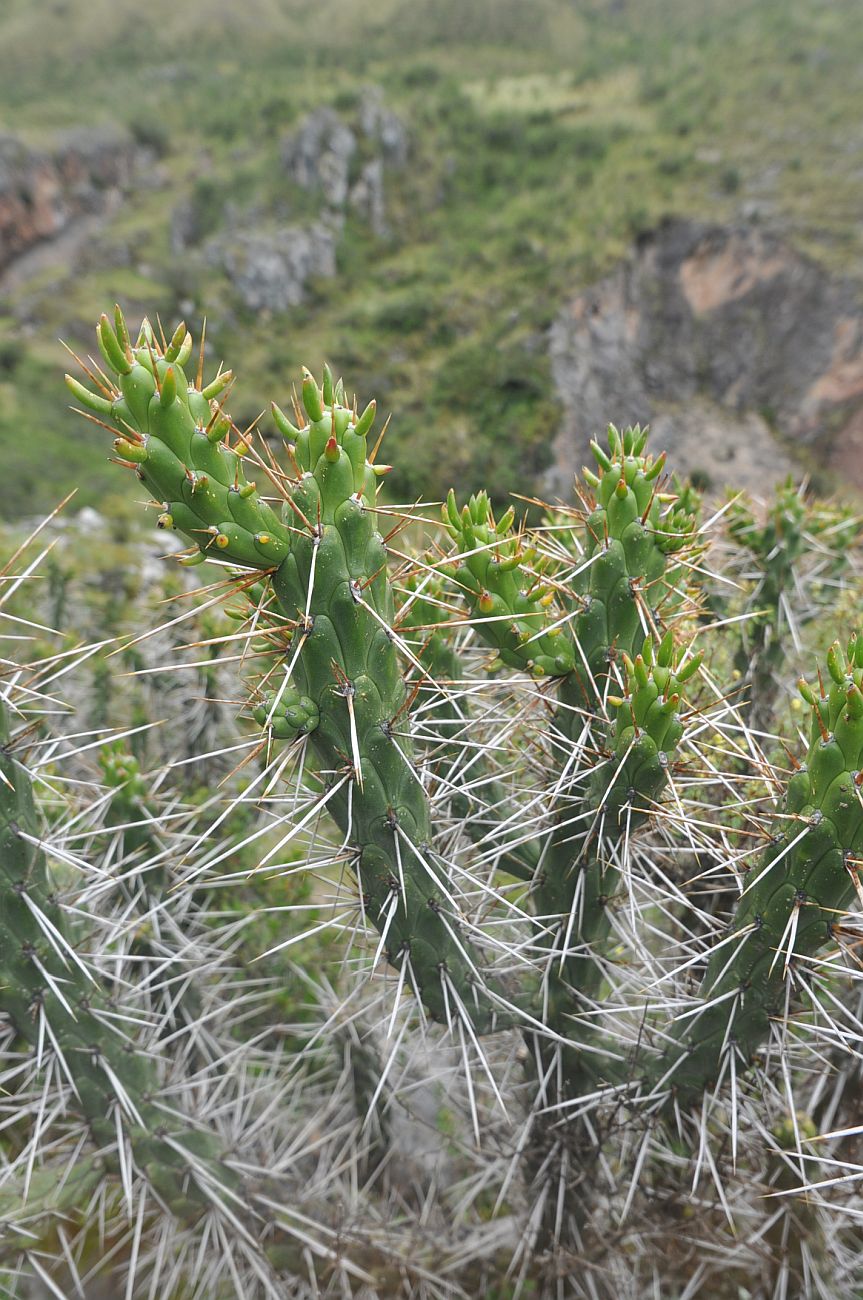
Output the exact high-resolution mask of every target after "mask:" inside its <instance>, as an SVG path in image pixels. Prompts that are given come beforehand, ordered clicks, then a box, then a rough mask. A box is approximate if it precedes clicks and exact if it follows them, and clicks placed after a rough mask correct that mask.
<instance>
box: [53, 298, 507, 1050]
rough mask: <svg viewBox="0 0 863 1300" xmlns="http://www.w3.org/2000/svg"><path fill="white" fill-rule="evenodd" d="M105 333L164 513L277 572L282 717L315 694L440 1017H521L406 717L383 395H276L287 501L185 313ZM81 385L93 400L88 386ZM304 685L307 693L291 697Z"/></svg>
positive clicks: (203, 538) (365, 844)
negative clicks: (282, 637)
mask: <svg viewBox="0 0 863 1300" xmlns="http://www.w3.org/2000/svg"><path fill="white" fill-rule="evenodd" d="M98 339H99V344H100V348H101V350H102V354H103V356H104V358H105V361H106V363H107V366H108V368H109V370H110V371H111V372H112V375H113V377H114V378H113V379H112V380H111V381H110V382H109V383H107V384H105V385H103V386H102V388H103V391H102V392H100V393H95V394H94V393H90V394H89V402H90V405H91V406H94V407H95V408H96V409H97V410H99V411H100V412H101V414H102V415H104V416H107V415H108V414H109V412H108V411H106V410H105V403H108V404H109V406H110V417H111V419H112V421H113V422H114V428H115V430H116V432H117V441H116V442H115V449H116V450H117V453H118V458H119V459H120V460H121V461H122V462H124V463H126V464H128V465H130V466H132V467H133V468H134V469H135V470H136V472H137V473H138V475H139V476H140V478H141V480H142V481H143V482H144V484H145V485H146V486H147V487H148V488H149V490H150V491H151V492H152V493H153V495H154V497H155V498H156V500H157V501H158V502H159V503H160V504H161V506H162V513H161V516H160V520H159V522H160V524H161V526H162V527H169V528H175V529H178V530H179V531H180V532H182V533H183V534H184V535H185V536H186V537H187V539H188V540H189V542H191V543H192V544H193V546H194V548H195V552H196V555H197V558H200V559H204V558H206V557H207V556H213V557H216V558H221V559H222V560H226V561H228V562H230V563H231V564H234V565H239V566H242V567H243V568H245V569H250V568H251V569H257V570H261V571H263V572H264V573H265V574H266V586H267V591H268V593H271V595H272V603H273V606H274V607H275V610H277V612H278V615H279V617H280V618H281V619H282V620H283V622H284V625H285V628H286V631H287V632H289V635H290V642H289V645H288V648H287V653H286V656H285V663H284V671H282V673H281V676H280V679H279V678H277V677H276V676H275V675H274V677H273V679H272V689H273V691H274V696H273V698H272V699H271V701H270V703H269V704H268V705H267V706H266V707H267V715H266V719H267V725H271V723H272V720H273V719H275V718H277V717H278V721H277V722H276V724H275V725H276V727H277V728H279V729H280V730H283V731H285V733H286V734H287V733H288V732H289V731H290V730H291V728H292V720H291V717H297V716H299V715H297V714H296V710H297V709H299V710H300V712H301V714H302V717H303V719H304V721H303V727H302V729H303V730H304V731H305V732H306V733H307V734H308V744H309V746H310V749H311V752H312V754H313V755H314V757H315V759H316V760H317V763H318V769H319V774H320V779H321V782H322V786H323V789H324V792H325V793H324V798H325V800H326V806H327V809H328V811H329V813H330V814H331V815H332V816H333V818H334V820H335V821H336V823H337V825H338V826H339V828H340V829H341V831H342V834H343V836H344V838H345V842H346V844H347V845H349V846H350V849H351V865H352V868H353V870H354V872H355V875H356V878H357V882H358V888H359V891H360V896H361V900H362V905H363V909H364V912H365V915H366V916H367V917H368V918H369V919H370V920H371V921H372V922H373V923H374V924H375V925H376V926H377V928H378V929H379V931H380V933H381V948H382V950H383V952H384V953H385V955H386V957H387V959H388V960H389V962H390V963H391V964H392V965H393V966H395V967H397V968H401V967H403V966H404V967H405V969H406V970H407V971H408V972H409V974H410V979H411V983H412V984H413V985H414V986H415V988H416V990H417V992H418V993H419V995H420V997H421V998H422V1001H423V1002H424V1004H425V1006H426V1008H427V1010H428V1011H429V1012H430V1013H431V1015H432V1016H433V1017H434V1018H436V1019H439V1020H450V1021H451V1020H452V1019H453V1017H458V1018H462V1019H465V1018H466V1019H468V1020H469V1021H471V1022H472V1025H473V1027H474V1028H475V1029H476V1030H479V1031H486V1030H488V1029H491V1028H494V1027H496V1026H498V1025H500V1024H502V1023H504V1022H505V1018H504V1017H501V1016H499V1015H498V1013H497V1011H496V1005H497V1004H496V1003H495V1001H494V999H493V995H492V994H491V993H490V991H489V989H488V988H487V987H486V980H485V977H484V975H483V973H482V968H481V967H482V963H481V959H480V956H479V954H478V953H477V952H476V950H475V949H474V948H473V946H472V945H471V943H470V941H469V938H468V937H467V936H466V935H465V934H464V933H463V925H462V922H461V918H460V917H459V916H458V914H457V911H456V906H455V905H454V900H453V898H452V894H451V890H450V886H449V882H448V880H447V878H446V877H447V871H446V868H445V865H444V864H443V863H442V862H441V861H440V860H438V859H436V858H435V855H434V853H433V850H432V849H431V847H430V846H431V839H432V834H431V823H430V816H429V805H428V798H427V795H426V792H425V790H424V788H423V786H422V784H421V781H420V779H419V775H418V772H417V769H416V767H415V762H414V751H413V746H412V743H411V741H410V739H409V738H408V737H406V736H405V735H404V734H402V730H403V729H402V728H401V727H400V723H399V720H400V718H401V717H402V715H403V714H404V712H405V710H406V708H407V702H408V701H407V695H406V690H405V684H404V680H403V678H402V672H401V667H400V663H399V650H398V646H397V643H396V642H397V637H396V636H395V635H394V633H393V630H392V628H393V620H394V606H393V595H392V590H391V587H390V583H389V580H388V576H387V552H386V547H385V545H384V542H383V539H382V538H381V536H380V534H379V532H378V530H377V528H376V521H375V500H376V482H377V477H378V470H377V467H376V466H375V465H374V464H373V463H372V459H371V458H370V457H369V455H368V451H367V441H366V440H367V436H368V433H369V431H370V429H371V427H372V423H373V420H374V415H375V407H374V403H371V404H370V405H369V406H367V407H366V408H365V410H364V411H363V412H362V414H358V413H357V411H356V409H353V408H351V407H350V406H348V405H347V404H346V398H345V394H344V388H343V386H342V384H341V382H339V383H337V384H335V383H334V382H333V379H332V376H331V374H330V372H329V370H328V369H326V370H325V372H324V378H323V384H322V386H321V387H320V388H319V387H318V385H317V383H316V382H315V380H314V379H313V377H312V376H311V374H309V372H308V371H306V372H304V379H303V385H302V407H300V405H299V403H297V404H296V408H295V412H294V414H295V419H296V421H297V423H296V424H294V423H292V422H291V421H290V420H289V419H288V418H287V416H285V415H284V414H283V413H282V412H281V411H280V410H279V408H278V407H274V409H273V413H274V418H275V421H276V424H277V427H278V428H279V430H280V432H281V433H282V435H283V436H284V437H285V439H286V441H287V444H288V457H289V459H290V461H291V464H292V466H293V474H284V473H282V472H281V471H279V472H277V473H275V474H274V475H273V477H274V479H275V481H276V483H277V485H278V489H279V491H280V492H281V494H282V500H283V509H282V514H281V517H279V515H277V514H276V512H275V511H274V510H273V509H272V508H271V507H270V505H268V504H267V502H266V501H265V500H264V499H263V498H262V496H261V495H260V493H259V492H258V491H257V489H256V488H255V486H254V484H253V483H251V482H249V481H248V480H247V479H246V477H245V474H244V463H245V460H244V453H246V452H247V451H248V445H247V444H246V443H245V442H244V440H243V439H242V437H241V436H240V435H239V434H238V433H237V431H236V430H234V429H233V426H232V424H231V421H230V418H229V417H228V416H227V414H226V413H225V411H224V409H223V406H222V405H221V404H220V400H219V398H220V394H222V393H223V390H224V389H225V388H226V387H227V384H228V383H229V382H230V379H229V376H228V375H220V376H218V377H217V379H216V380H214V381H213V382H212V383H211V384H209V385H203V384H202V383H201V381H200V377H199V379H198V381H197V382H195V383H190V382H189V381H188V379H187V377H186V375H185V373H184V371H183V368H182V367H183V363H184V361H185V359H187V358H188V356H189V354H190V351H191V337H190V336H189V335H188V334H187V333H186V332H185V330H184V328H183V327H182V326H181V327H179V328H178V329H177V331H176V332H175V334H174V336H173V338H172V339H171V341H170V342H169V343H166V342H163V343H162V344H161V345H159V344H158V343H157V342H156V340H155V338H154V337H153V335H152V331H151V330H150V329H149V326H147V324H146V323H145V325H144V327H143V329H142V332H141V335H140V337H139V340H138V343H137V345H136V346H134V347H133V346H132V344H131V341H130V339H129V336H128V331H127V329H126V326H125V322H124V321H123V320H122V317H121V316H120V314H119V311H118V316H117V329H116V330H115V329H114V328H113V327H112V326H111V323H110V322H109V320H108V318H107V316H103V317H102V319H101V322H100V325H99V329H98ZM229 374H230V372H229ZM73 391H75V392H76V395H77V396H78V397H79V400H81V401H82V402H86V401H87V400H88V398H87V396H85V394H86V393H87V390H82V386H81V385H77V386H75V387H73ZM190 558H196V557H195V556H194V555H193V556H192V557H190ZM271 612H273V610H272V607H271ZM290 688H293V690H295V691H296V692H297V694H296V695H294V694H293V693H291V694H290V695H289V696H288V702H287V705H286V708H284V709H283V708H282V704H283V701H284V696H285V692H287V691H288V690H289V689H290ZM300 701H302V703H300ZM288 710H289V711H290V712H291V717H289V716H288ZM312 723H313V724H314V725H313V726H311V725H310V724H312ZM397 733H398V734H397ZM298 734H299V730H298Z"/></svg>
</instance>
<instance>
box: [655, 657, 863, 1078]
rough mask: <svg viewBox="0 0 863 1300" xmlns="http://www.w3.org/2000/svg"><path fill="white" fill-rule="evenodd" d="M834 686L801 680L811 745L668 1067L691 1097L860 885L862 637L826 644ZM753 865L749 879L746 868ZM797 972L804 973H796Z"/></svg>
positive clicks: (829, 935)
mask: <svg viewBox="0 0 863 1300" xmlns="http://www.w3.org/2000/svg"><path fill="white" fill-rule="evenodd" d="M827 669H828V674H829V676H828V689H827V690H825V688H824V685H823V682H822V674H821V671H820V670H819V673H818V677H819V682H822V684H821V688H820V691H818V692H816V691H814V690H813V689H812V687H811V686H809V685H808V684H807V683H806V682H805V681H803V680H801V683H800V693H801V695H802V696H803V698H804V700H805V701H806V703H807V705H808V706H809V709H810V712H811V722H810V740H809V750H808V753H807V755H806V760H805V762H804V763H803V764H802V765H801V766H799V767H798V769H797V770H796V771H795V772H794V774H793V776H792V777H791V779H790V780H789V782H788V790H787V794H786V797H785V806H784V809H783V812H782V814H780V815H779V817H777V820H776V823H775V825H774V831H773V835H772V837H771V842H770V844H769V846H768V848H767V849H765V851H764V853H763V855H762V857H761V858H760V859H759V860H758V861H757V863H756V864H755V866H753V867H751V868H748V869H747V870H746V871H745V874H744V875H743V882H744V884H743V890H742V893H741V897H740V900H739V902H738V904H737V908H736V909H735V912H734V916H733V918H732V921H731V925H730V930H729V938H732V939H733V942H732V943H731V945H730V948H729V946H728V942H727V941H726V943H725V944H724V945H723V947H722V948H721V949H719V948H717V950H716V951H715V952H714V953H713V955H712V957H711V959H710V962H709V964H708V967H707V972H706V974H705V977H704V984H703V988H702V995H703V999H704V1000H703V1005H702V1008H701V1009H700V1010H699V1011H698V1012H697V1014H695V1015H694V1016H690V1017H689V1018H688V1020H687V1022H685V1026H684V1028H683V1030H682V1032H681V1033H680V1034H679V1035H678V1037H679V1039H680V1046H681V1047H682V1048H683V1051H682V1052H681V1051H680V1050H679V1048H678V1047H677V1045H675V1046H674V1047H672V1048H671V1049H670V1051H669V1057H668V1060H669V1061H670V1062H671V1063H670V1064H669V1065H668V1070H667V1072H666V1074H665V1076H664V1078H665V1081H666V1082H668V1081H670V1082H671V1083H672V1085H673V1087H674V1088H675V1089H676V1091H677V1092H678V1093H679V1094H681V1095H683V1096H690V1097H691V1096H693V1095H694V1096H696V1097H697V1096H699V1095H700V1094H701V1093H702V1092H703V1091H704V1089H705V1088H706V1087H707V1086H708V1085H709V1084H711V1083H715V1082H716V1081H717V1080H718V1079H719V1077H720V1075H721V1074H722V1073H723V1069H724V1068H726V1067H727V1064H728V1061H729V1059H730V1058H731V1057H734V1058H737V1061H738V1063H739V1065H740V1066H741V1067H742V1068H745V1067H746V1066H747V1065H748V1064H749V1062H750V1061H751V1060H752V1057H753V1056H754V1054H755V1052H756V1051H757V1050H758V1048H759V1047H760V1046H761V1044H762V1043H763V1041H764V1040H765V1039H766V1037H767V1034H768V1030H769V1024H770V1020H771V1018H781V1016H782V1015H783V1013H784V1012H785V1011H786V990H788V989H789V987H791V988H793V986H794V984H795V983H802V984H803V986H804V987H805V976H804V974H803V972H805V971H806V970H807V968H810V969H815V970H817V962H816V964H815V966H814V968H813V967H812V959H814V958H816V957H817V954H818V953H819V951H820V950H821V949H822V948H824V946H825V945H826V944H827V943H830V942H831V941H832V940H833V937H834V933H835V929H836V926H837V925H838V924H839V918H841V916H842V914H843V913H844V912H845V911H846V909H847V907H848V904H849V902H850V901H851V899H852V898H853V897H854V894H855V888H858V889H859V882H858V878H857V857H856V855H857V853H858V852H859V846H860V844H861V840H863V802H861V799H860V796H859V793H858V789H859V784H860V780H861V768H863V691H861V689H860V688H861V684H863V640H861V639H859V638H857V637H856V636H855V637H853V638H852V640H851V642H850V643H849V645H848V649H847V654H846V653H844V652H843V649H842V646H841V645H840V643H839V642H838V641H837V642H836V643H835V644H834V645H833V646H832V647H831V648H830V650H829V651H828V654H827ZM750 875H751V876H752V879H751V880H749V879H748V877H749V876H750ZM795 972H799V975H797V976H796V978H795Z"/></svg>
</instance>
